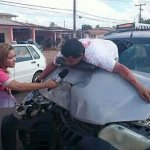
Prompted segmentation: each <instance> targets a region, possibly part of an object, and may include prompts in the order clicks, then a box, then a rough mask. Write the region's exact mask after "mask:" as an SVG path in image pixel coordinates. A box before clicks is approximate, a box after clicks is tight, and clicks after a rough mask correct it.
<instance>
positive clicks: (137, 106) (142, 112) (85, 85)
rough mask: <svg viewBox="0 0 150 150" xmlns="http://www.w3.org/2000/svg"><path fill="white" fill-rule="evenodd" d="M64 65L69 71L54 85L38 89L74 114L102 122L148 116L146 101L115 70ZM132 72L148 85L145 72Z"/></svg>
mask: <svg viewBox="0 0 150 150" xmlns="http://www.w3.org/2000/svg"><path fill="white" fill-rule="evenodd" d="M85 66H86V65H85ZM64 68H67V67H58V68H57V69H56V70H55V71H54V72H53V73H51V74H50V75H49V76H48V77H47V78H46V79H45V80H48V79H53V77H54V76H55V75H56V74H57V73H59V72H60V71H61V70H63V69H64ZM85 68H86V67H85ZM68 69H69V74H68V75H67V76H66V77H65V78H64V79H63V81H62V82H61V83H60V84H59V85H58V87H57V88H56V89H52V90H50V91H48V90H47V89H42V90H40V93H41V94H42V95H43V96H44V97H46V98H47V99H49V100H51V101H53V102H55V103H56V104H58V105H59V106H61V107H63V108H65V109H66V110H68V111H69V112H70V114H71V115H72V116H73V117H74V118H76V119H78V120H80V121H84V122H87V123H92V124H100V125H103V124H106V123H111V122H120V121H135V120H144V119H147V118H148V117H149V115H150V103H147V102H145V101H144V100H143V99H141V97H140V96H139V94H138V93H137V91H136V89H135V88H134V87H133V86H132V85H131V84H130V83H128V81H126V80H124V79H123V78H122V77H121V76H120V75H118V74H117V73H110V72H108V71H105V70H103V69H99V68H96V69H92V70H90V69H87V68H86V69H85V70H84V69H80V68H73V69H72V68H68ZM133 73H134V75H135V76H136V78H137V79H138V80H139V81H140V82H141V83H142V84H143V85H144V86H146V87H150V75H149V74H147V73H142V72H133Z"/></svg>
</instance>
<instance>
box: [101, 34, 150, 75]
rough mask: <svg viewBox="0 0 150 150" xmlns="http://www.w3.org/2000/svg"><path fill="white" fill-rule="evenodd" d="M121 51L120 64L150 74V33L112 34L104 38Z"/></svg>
mask: <svg viewBox="0 0 150 150" xmlns="http://www.w3.org/2000/svg"><path fill="white" fill-rule="evenodd" d="M103 38H104V39H108V40H111V41H113V42H114V43H115V44H116V45H117V46H118V50H119V62H121V63H122V64H124V65H125V66H127V67H128V68H130V69H132V70H136V71H141V72H146V73H150V31H128V32H120V33H112V34H110V35H106V36H104V37H103Z"/></svg>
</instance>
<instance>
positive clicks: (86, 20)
mask: <svg viewBox="0 0 150 150" xmlns="http://www.w3.org/2000/svg"><path fill="white" fill-rule="evenodd" d="M8 2H9V4H8ZM15 3H22V4H26V5H18V4H15ZM140 3H142V4H143V3H145V4H146V6H142V8H143V9H144V11H142V16H143V17H144V18H145V19H148V18H150V13H149V10H150V6H149V5H150V0H92V1H91V0H76V8H77V15H76V26H77V28H81V26H82V25H83V24H89V25H92V26H93V27H95V26H96V25H100V26H105V27H106V26H109V27H111V26H113V25H117V24H121V23H126V22H133V21H134V20H135V21H136V22H137V21H138V15H139V7H136V6H135V4H140ZM10 4H11V5H13V6H9V5H10ZM29 5H38V6H42V7H51V8H47V9H46V8H40V7H38V8H37V7H36V8H34V9H33V7H32V9H29ZM16 6H18V7H16ZM23 7H26V8H23ZM0 8H1V9H0V12H5V13H12V14H15V15H18V17H17V21H23V22H29V23H35V24H39V25H44V26H49V24H50V22H54V23H55V24H56V25H58V26H62V27H67V28H73V17H72V16H73V15H72V9H73V0H43V1H37V0H32V1H31V0H25V1H20V0H5V1H3V0H0ZM52 8H57V9H52ZM79 16H80V17H79Z"/></svg>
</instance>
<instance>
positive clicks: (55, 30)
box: [0, 13, 72, 45]
mask: <svg viewBox="0 0 150 150" xmlns="http://www.w3.org/2000/svg"><path fill="white" fill-rule="evenodd" d="M16 17H17V16H16V15H12V14H8V13H0V43H2V42H7V43H13V42H14V41H28V40H29V39H30V40H31V39H32V40H33V42H37V43H38V44H40V45H42V43H43V42H44V41H45V40H50V41H52V43H53V44H54V45H55V44H56V43H58V42H59V41H60V39H61V38H71V37H72V30H71V29H67V28H62V27H59V26H57V25H56V24H54V23H51V24H50V26H49V27H45V26H40V25H36V24H31V23H24V22H18V21H14V20H13V18H16Z"/></svg>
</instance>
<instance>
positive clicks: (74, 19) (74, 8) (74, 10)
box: [73, 0, 76, 38]
mask: <svg viewBox="0 0 150 150" xmlns="http://www.w3.org/2000/svg"><path fill="white" fill-rule="evenodd" d="M73 38H76V0H73Z"/></svg>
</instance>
